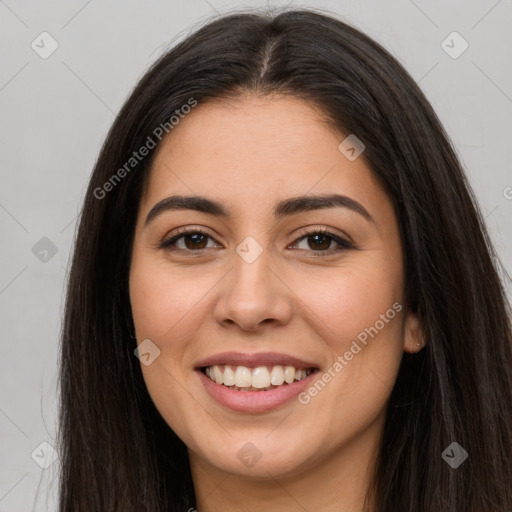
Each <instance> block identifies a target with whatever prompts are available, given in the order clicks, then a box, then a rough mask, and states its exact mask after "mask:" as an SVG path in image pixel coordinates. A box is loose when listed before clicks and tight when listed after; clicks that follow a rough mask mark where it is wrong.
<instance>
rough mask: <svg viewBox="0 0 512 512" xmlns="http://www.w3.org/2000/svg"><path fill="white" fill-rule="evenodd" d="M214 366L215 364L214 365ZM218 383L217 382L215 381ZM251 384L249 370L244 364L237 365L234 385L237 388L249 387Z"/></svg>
mask: <svg viewBox="0 0 512 512" xmlns="http://www.w3.org/2000/svg"><path fill="white" fill-rule="evenodd" d="M214 368H215V366H214ZM217 384H218V382H217ZM251 385H252V375H251V370H249V368H246V367H245V366H238V367H237V369H236V372H235V386H236V387H238V388H249V387H251Z"/></svg>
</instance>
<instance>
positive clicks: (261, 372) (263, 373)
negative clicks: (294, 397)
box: [252, 366, 270, 389]
mask: <svg viewBox="0 0 512 512" xmlns="http://www.w3.org/2000/svg"><path fill="white" fill-rule="evenodd" d="M268 386H270V373H268V370H267V368H266V367H265V366H259V367H258V368H255V369H254V370H253V371H252V387H253V388H258V389H261V388H267V387H268Z"/></svg>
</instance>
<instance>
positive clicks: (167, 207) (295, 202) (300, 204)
mask: <svg viewBox="0 0 512 512" xmlns="http://www.w3.org/2000/svg"><path fill="white" fill-rule="evenodd" d="M337 207H338V208H339V207H341V208H347V209H349V210H352V211H354V212H356V213H358V214H360V215H361V216H362V217H364V218H365V219H366V220H367V221H369V222H372V223H375V221H374V219H373V218H372V216H371V215H370V214H369V212H368V210H366V208H365V207H364V206H363V205H362V204H361V203H359V202H358V201H356V200H355V199H352V198H351V197H348V196H344V195H341V194H327V195H316V196H311V195H307V196H298V197H292V198H290V199H285V200H282V201H279V202H278V203H277V204H276V206H275V207H274V210H273V212H272V213H273V215H274V218H275V219H281V218H283V217H286V216H289V215H294V214H297V213H302V212H309V211H312V210H324V209H327V208H337ZM176 210H194V211H197V212H201V213H207V214H209V215H215V216H218V217H222V218H225V219H229V218H231V212H230V210H229V208H227V207H226V206H225V205H223V204H222V203H220V202H218V201H215V200H213V199H208V198H207V197H204V196H184V195H174V196H170V197H166V198H165V199H162V200H161V201H159V202H158V203H156V204H155V205H154V206H153V208H151V210H150V212H149V213H148V215H147V217H146V220H145V223H144V225H145V226H147V225H148V224H149V223H150V222H151V221H152V220H154V219H156V218H157V217H158V216H160V215H161V214H163V213H164V212H168V211H176Z"/></svg>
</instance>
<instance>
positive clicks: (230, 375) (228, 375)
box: [223, 366, 235, 386]
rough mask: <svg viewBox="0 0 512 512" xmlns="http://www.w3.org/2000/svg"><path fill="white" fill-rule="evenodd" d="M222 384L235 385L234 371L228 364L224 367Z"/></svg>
mask: <svg viewBox="0 0 512 512" xmlns="http://www.w3.org/2000/svg"><path fill="white" fill-rule="evenodd" d="M223 384H224V386H234V385H235V372H234V371H233V370H232V369H231V367H230V366H225V367H224V382H223Z"/></svg>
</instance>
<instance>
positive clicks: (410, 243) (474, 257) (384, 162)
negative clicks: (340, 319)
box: [59, 9, 512, 512]
mask: <svg viewBox="0 0 512 512" xmlns="http://www.w3.org/2000/svg"><path fill="white" fill-rule="evenodd" d="M247 91H248V92H254V93H258V94H270V93H279V94H288V95H293V96H295V97H298V98H301V99H303V100H304V101H307V102H310V103H311V104H314V105H315V106H317V107H319V108H320V109H321V111H322V112H323V113H324V115H325V119H326V121H327V122H328V123H329V124H331V125H332V126H333V127H335V128H336V129H338V130H339V131H340V132H341V133H353V134H356V136H357V137H358V138H359V139H361V140H362V141H363V142H364V144H365V146H366V150H365V152H364V155H363V156H364V158H365V159H366V162H367V164H368V166H369V167H370V169H371V170H372V171H373V173H374V174H375V176H377V178H378V179H379V180H380V183H381V184H382V186H383V188H384V189H385V191H386V192H387V193H388V194H389V196H390V197H391V198H392V201H393V203H394V207H395V211H396V216H397V219H398V224H399V228H400V233H401V236H402V239H403V242H404V244H403V246H404V251H405V263H406V264H405V283H406V290H405V300H406V305H407V307H408V308H410V309H411V310H412V311H415V312H417V313H418V315H419V317H420V319H421V322H422V325H423V327H424V332H425V333H426V342H427V345H426V348H425V349H424V350H422V351H421V352H420V353H419V354H417V355H414V356H411V355H407V354H404V356H403V359H402V363H401V368H400V371H399V375H398V378H397V381H396V384H395V387H394V389H393V391H392V395H391V398H390V403H389V408H388V413H387V421H386V425H385V430H384V434H383V440H382V447H381V451H380V453H379V459H378V465H377V468H376V472H375V478H374V479H373V482H372V484H373V485H372V492H373V495H374V497H375V500H376V503H377V510H378V511H379V512H455V511H457V512H487V511H488V512H491V511H492V512H498V511H500V512H510V511H512V485H511V484H512V440H511V437H512V407H511V404H512V332H511V331H512V329H511V311H510V305H509V304H508V302H507V298H506V295H505V292H504V286H503V284H502V281H501V280H500V277H501V278H504V277H505V275H504V274H502V275H500V272H501V270H500V269H501V267H500V263H499V261H498V258H497V257H496V254H495V253H494V250H493V248H492V246H491V243H490V241H489V237H488V234H487V232H486V228H485V226H484V223H483V220H482V216H481V214H480V211H479V208H478V206H477V203H476V200H475V198H474V195H473V193H472V191H471V189H470V187H469V185H468V182H467V180H466V178H465V176H464V173H463V170H462V168H461V165H460V163H459V161H458V159H457V157H456V155H455V153H454V150H453V148H452V146H451V144H450V141H449V139H448V137H447V135H446V134H445V132H444V130H443V128H442V126H441V124H440V122H439V120H438V118H437V116H436V114H435V113H434V111H433V109H432V108H431V106H430V104H429V103H428V101H427V100H426V98H425V96H424V95H423V94H422V92H421V90H420V89H419V88H418V86H417V85H416V84H415V83H414V81H413V80H412V79H411V77H410V76H409V75H408V73H407V72H406V71H405V70H404V69H403V67H402V66H401V65H400V64H399V63H398V62H397V60H395V58H393V57H392V56H391V55H390V54H389V53H388V52H387V51H386V50H384V49H383V48H382V47H381V46H380V45H379V44H377V43H376V42H374V41H373V40H371V39H370V38H368V37H367V36H366V35H364V34H362V33H361V32H360V31H358V30H356V29H355V28H353V27H351V26H349V25H348V24H346V23H344V22H342V21H340V20H338V19H336V18H335V17H334V16H330V15H326V14H324V13H322V12H320V11H318V10H311V9H309V10H284V11H283V12H280V13H276V14H272V15H271V14H267V13H264V12H260V11H252V12H240V13H235V14H230V15H226V16H221V17H217V18H215V19H213V20H211V21H209V22H208V23H207V24H205V25H204V26H203V27H202V28H199V29H197V30H196V31H195V32H194V33H192V34H191V35H190V36H189V37H187V38H186V39H185V40H183V41H182V42H180V43H179V44H177V45H176V46H175V47H174V48H172V49H171V50H170V51H168V52H166V53H165V55H163V56H162V57H161V58H160V59H159V60H158V61H157V62H156V63H155V64H154V65H153V66H152V67H151V68H150V69H149V70H148V71H147V73H146V74H145V75H144V76H143V78H142V79H141V80H140V81H139V83H138V84H137V86H136V88H135V89H134V91H133V92H132V94H131V95H130V97H129V98H128V100H127V101H126V103H125V104H124V106H123V107H122V109H121V111H120V112H119V115H118V116H117V118H116V120H115V122H114V124H113V126H112V128H111V130H110V132H109V134H108V136H107V138H106V141H105V143H104V146H103V148H102V150H101V152H100V155H99V158H98V161H97V163H96V166H95V168H94V171H93V173H92V176H91V178H90V183H89V187H88V191H87V194H86V197H85V201H84V205H83V209H82V212H81V217H80V223H79V229H78V232H77V236H76V241H75V246H74V254H73V260H72V266H71V270H70V275H69V282H68V289H67V299H66V307H65V318H64V323H63V331H62V340H61V344H62V347H61V360H60V393H61V408H60V418H59V419H60V429H59V443H60V445H59V450H60V453H61V460H62V466H61V480H60V511H61V512H64V511H66V512H71V511H73V512H76V511H81V512H86V511H91V512H98V511H102V512H107V511H127V510H130V511H150V512H159V511H162V512H164V511H165V512H169V511H180V512H182V511H186V510H188V509H189V508H192V507H195V506H196V504H195V498H194V487H193V482H192V479H191V475H190V468H189V462H188V455H187V450H186V446H185V445H184V444H183V442H182V441H181V440H180V439H179V438H178V437H177V436H176V435H175V434H174V432H173V431H172V429H171V428H170V427H169V426H168V425H167V424H166V423H165V421H164V420H163V418H162V417H161V416H160V414H159V413H158V411H157V410H156V408H155V406H154V404H153V402H152V400H151V398H150V396H149V394H148V392H147V389H146V387H145V384H144V381H143V378H142V373H141V369H140V363H139V361H138V360H137V358H136V357H135V356H134V349H135V347H136V341H135V340H134V339H133V337H132V336H131V332H132V331H131V329H132V328H133V325H132V317H131V309H130V302H129V295H128V272H129V267H130V254H131V246H132V242H133V234H134V228H135V221H136V217H137V209H138V204H139V199H140V193H141V187H142V186H143V184H144V183H145V179H146V177H147V175H148V172H149V170H150V168H151V163H152V155H154V153H155V151H156V150H155V149H153V150H152V153H151V154H150V155H149V156H147V157H146V158H145V159H143V160H142V161H140V162H138V163H137V165H136V167H135V168H134V169H131V170H130V172H126V173H121V174H123V177H122V180H119V182H116V183H115V186H112V187H108V188H109V190H108V192H106V193H105V194H98V189H101V188H103V190H105V189H106V187H104V184H105V183H107V182H108V181H109V180H110V179H111V178H112V176H113V175H114V174H116V173H117V172H118V170H119V169H120V168H122V167H123V165H126V162H127V161H129V159H130V158H131V157H132V155H133V152H134V151H137V150H138V149H139V148H140V147H142V146H143V145H144V144H145V143H146V141H147V139H148V136H150V135H151V134H153V132H154V130H155V128H156V127H158V126H160V125H162V124H163V123H166V122H168V121H169V119H170V117H171V116H172V115H173V113H174V112H175V111H176V110H177V109H180V108H181V107H182V105H184V104H186V103H187V102H188V100H189V99H190V98H191V97H193V98H194V99H195V100H196V101H197V102H198V103H199V104H201V103H204V102H207V101H208V100H209V99H215V98H222V97H233V96H236V95H237V94H239V93H241V92H247ZM170 136H172V133H171V135H170ZM118 176H119V174H118ZM95 191H96V193H95ZM99 195H101V196H102V197H98V196H99ZM452 442H457V443H458V444H459V445H460V446H462V447H463V448H464V449H465V450H466V452H467V453H468V454H469V457H468V459H467V460H466V461H465V462H464V463H463V464H462V465H461V466H460V467H458V468H457V469H452V467H450V466H449V465H448V464H447V463H446V462H445V461H444V460H443V458H442V453H443V451H444V450H445V448H446V447H448V446H449V445H450V444H451V443H452Z"/></svg>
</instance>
